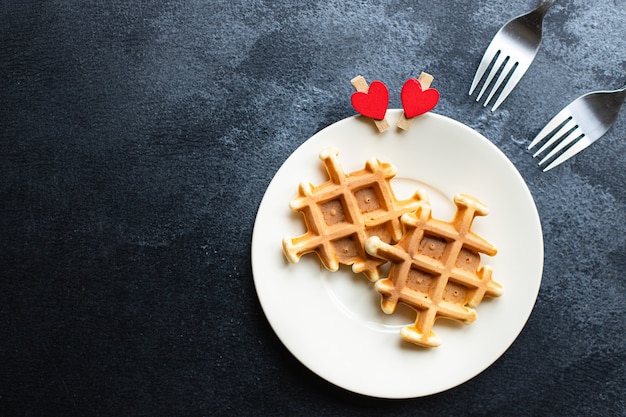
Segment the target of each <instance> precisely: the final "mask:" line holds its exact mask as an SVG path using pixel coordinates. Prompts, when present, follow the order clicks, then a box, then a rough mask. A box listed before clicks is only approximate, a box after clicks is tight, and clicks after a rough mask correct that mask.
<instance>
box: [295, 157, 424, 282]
mask: <svg viewBox="0 0 626 417" xmlns="http://www.w3.org/2000/svg"><path fill="white" fill-rule="evenodd" d="M338 155H339V151H338V150H337V149H336V148H334V147H333V148H329V149H326V150H324V151H322V152H321V153H320V155H319V157H320V159H321V160H322V163H323V164H324V166H325V168H326V171H327V173H328V176H329V178H330V179H329V180H328V181H327V182H325V183H323V184H321V185H318V186H314V185H313V184H311V183H301V184H300V186H299V188H298V194H297V195H296V197H295V198H294V199H293V200H291V202H290V204H289V206H290V208H291V209H292V210H295V211H297V212H300V213H302V215H303V216H304V221H305V223H306V226H307V231H306V233H304V234H303V235H301V236H298V237H293V238H289V237H285V238H283V251H284V253H285V256H286V257H287V259H288V260H289V262H291V263H297V262H298V260H299V259H300V257H301V256H302V255H303V254H306V253H310V252H315V253H317V255H318V256H319V258H320V260H321V262H322V264H323V265H324V266H325V267H326V268H327V269H328V270H330V271H336V270H337V269H338V268H339V265H340V264H344V265H352V270H353V272H355V273H361V272H363V273H364V274H365V276H366V277H367V278H368V279H369V280H370V281H377V280H378V279H379V278H380V267H381V266H382V265H383V264H385V263H386V261H385V260H383V259H380V258H376V257H373V256H370V255H368V254H367V253H366V252H365V241H366V240H367V239H368V238H370V237H372V236H377V237H378V239H380V241H381V242H385V243H391V242H397V241H398V240H399V239H400V238H401V237H402V234H403V226H402V223H401V222H400V217H401V216H402V215H403V214H405V213H409V212H412V211H414V210H415V209H416V208H417V207H418V206H419V204H420V201H422V199H423V197H422V195H421V194H420V193H416V194H414V195H413V196H412V197H411V198H410V199H407V200H404V201H398V200H397V199H396V197H395V195H394V193H393V190H392V188H391V184H390V181H391V179H392V178H393V177H394V176H395V175H396V169H395V167H394V166H393V165H391V164H389V163H384V162H380V161H379V160H378V159H374V158H372V159H370V160H368V161H367V162H366V164H365V168H364V169H362V170H359V171H355V172H352V173H349V174H345V173H344V172H343V170H342V167H341V165H340V163H339V161H338V160H337V156H338Z"/></svg>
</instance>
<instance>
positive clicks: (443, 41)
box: [0, 0, 626, 416]
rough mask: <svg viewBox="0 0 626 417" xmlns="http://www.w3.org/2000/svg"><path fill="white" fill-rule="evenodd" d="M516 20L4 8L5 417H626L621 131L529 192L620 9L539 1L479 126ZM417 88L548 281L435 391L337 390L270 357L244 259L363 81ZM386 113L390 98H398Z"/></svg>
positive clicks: (385, 13) (614, 31) (624, 15)
mask: <svg viewBox="0 0 626 417" xmlns="http://www.w3.org/2000/svg"><path fill="white" fill-rule="evenodd" d="M533 6H534V2H533V1H529V0H513V1H504V0H491V1H484V0H481V1H472V2H466V1H461V0H451V1H446V2H427V1H413V2H401V1H385V2H381V1H372V2H360V1H359V2H356V1H338V0H337V1H325V2H269V1H268V2H266V1H252V2H250V1H248V2H241V1H237V0H234V1H228V2H221V1H220V2H207V1H176V2H174V1H141V2H140V1H130V2H127V1H119V2H114V1H108V0H106V1H63V0H57V1H48V2H28V1H23V0H15V1H5V2H2V3H1V4H0V230H1V234H0V415H6V416H41V415H57V416H58V415H65V416H67V415H90V416H97V415H102V416H110V415H145V416H155V415H181V416H183V415H184V416H191V415H228V416H234V415H263V416H265V415H285V416H293V415H316V416H320V415H329V416H330V415H381V414H386V415H407V416H408V415H411V416H433V415H437V416H460V415H465V416H493V415H498V416H518V415H534V416H547V415H564V416H566V415H567V416H574V415H581V416H582V415H585V416H619V415H621V416H624V415H626V402H625V398H626V365H625V364H626V348H625V334H626V321H625V318H626V317H625V316H626V304H625V303H624V294H625V293H626V279H625V277H624V271H626V243H625V241H626V214H625V213H626V211H625V208H626V170H625V169H624V167H625V162H626V157H625V155H626V140H624V139H625V138H624V136H625V131H626V113H625V112H626V110H624V109H622V112H621V115H620V118H619V119H618V121H617V123H616V124H615V125H614V126H613V128H612V130H611V131H610V132H609V133H608V134H607V135H606V136H605V137H604V138H602V139H601V140H600V141H599V142H598V143H597V144H594V145H593V146H592V147H590V148H589V149H587V150H585V151H584V152H583V153H582V154H580V155H578V156H577V157H575V158H574V159H573V160H570V161H568V162H567V163H565V164H563V165H562V166H560V167H558V168H557V169H554V170H552V171H550V172H549V173H542V172H541V171H540V169H539V168H538V167H537V166H536V160H533V158H532V157H531V154H530V152H529V151H527V150H526V146H527V144H528V143H529V141H530V139H531V138H532V137H534V135H535V134H536V133H537V132H538V131H539V130H540V128H541V127H542V126H543V125H544V124H545V123H546V122H547V121H548V119H549V118H550V117H552V116H553V115H554V114H555V113H556V112H557V111H558V110H559V109H560V108H562V107H563V106H564V105H566V104H567V103H569V102H570V101H571V100H573V99H574V98H576V97H578V96H579V95H581V94H583V93H585V92H587V91H590V90H594V89H613V88H618V87H621V86H623V85H624V82H625V80H626V78H625V77H626V57H625V55H624V53H625V51H626V2H624V0H601V1H593V2H590V1H584V0H572V1H557V2H556V4H555V5H554V6H553V8H552V9H551V10H550V12H549V13H548V15H547V18H546V22H545V37H544V42H543V45H542V48H541V50H540V52H539V54H538V56H537V58H536V60H535V62H534V63H533V65H532V66H531V67H530V69H529V71H528V72H527V74H526V75H525V77H524V78H523V79H522V81H521V83H520V84H519V85H518V87H517V88H516V89H515V90H514V91H513V93H512V94H511V96H510V97H509V98H508V99H507V101H505V102H504V104H503V106H502V107H501V108H500V109H498V110H497V111H496V112H494V113H491V112H490V111H489V110H487V109H484V108H483V107H482V106H480V105H479V104H477V103H475V102H474V101H473V100H472V98H470V97H469V96H468V93H467V92H468V89H469V85H470V82H471V80H472V77H473V74H474V71H475V69H476V67H477V65H478V62H479V61H480V58H481V56H482V54H483V51H484V49H485V48H486V46H487V44H488V43H489V41H490V39H491V37H492V36H493V35H494V34H495V32H496V31H497V29H498V28H499V27H500V26H501V25H502V24H503V23H504V22H505V21H507V20H508V19H509V18H511V17H513V16H516V15H518V14H521V13H523V12H525V11H527V10H530V9H531V8H532V7H533ZM420 71H427V72H429V73H431V74H433V75H434V76H435V80H436V87H437V88H438V89H439V91H440V92H441V101H440V103H439V105H438V106H437V108H436V109H435V112H436V113H439V114H443V115H446V116H449V117H451V118H454V119H456V120H458V121H460V122H463V123H465V124H467V125H469V126H471V127H472V128H474V129H476V130H477V131H478V132H480V133H482V134H483V135H485V136H486V137H487V138H488V139H489V140H490V141H492V142H493V143H494V144H495V145H497V146H498V147H499V148H500V149H501V150H502V151H503V152H504V153H505V154H506V155H507V156H508V157H509V158H510V159H511V161H512V162H513V164H514V165H515V166H516V167H517V169H518V170H519V172H520V173H521V175H522V176H523V178H524V179H525V181H526V182H527V184H528V187H529V188H530V191H531V192H532V195H533V197H534V198H535V201H536V205H537V208H538V211H539V214H540V217H541V221H542V226H543V233H544V240H545V264H544V274H543V281H542V284H541V289H540V292H539V297H538V299H537V302H536V306H535V309H534V311H533V313H532V315H531V317H530V319H529V321H528V323H527V325H526V327H525V328H524V330H523V331H522V333H521V335H520V336H519V338H518V339H517V340H516V341H515V342H514V343H513V345H512V346H511V347H510V349H509V350H508V351H507V352H506V353H505V354H504V355H503V356H502V357H501V358H500V359H499V360H498V361H496V362H495V363H494V364H493V365H492V366H491V367H489V368H488V369H487V370H485V371H484V372H482V373H481V374H479V375H478V376H477V377H476V378H474V379H472V380H470V381H469V382H467V383H465V384H463V385H460V386H458V387H456V388H453V389H451V390H448V391H445V392H442V393H440V394H436V395H433V396H430V397H426V398H418V399H412V400H402V401H387V400H379V399H373V398H368V397H362V396H358V395H356V394H352V393H349V392H347V391H344V390H343V389H340V388H337V387H335V386H333V385H331V384H329V383H327V382H326V381H324V380H323V379H321V378H319V377H318V376H317V375H315V374H314V373H312V372H310V371H309V370H308V369H307V368H305V367H304V366H303V365H301V364H300V363H299V362H298V361H297V360H296V359H295V358H294V357H293V356H292V355H291V354H290V353H289V352H288V351H287V350H286V349H285V348H284V347H283V345H282V344H281V343H280V341H279V340H278V338H277V337H276V335H275V334H274V332H273V331H272V329H271V328H270V326H269V324H268V322H267V320H266V318H265V316H264V314H263V311H262V309H261V307H260V305H259V302H258V299H257V296H256V292H255V287H254V284H253V280H252V273H251V262H250V241H251V233H252V228H253V223H254V219H255V214H256V211H257V208H258V205H259V203H260V201H261V198H262V196H263V193H264V191H265V188H266V187H267V185H268V183H269V181H270V180H271V179H272V177H273V175H274V173H275V172H276V171H277V170H278V168H279V167H280V165H281V164H282V163H283V162H284V160H285V159H286V158H287V157H288V156H289V155H290V154H291V153H292V152H293V151H294V150H295V149H296V148H297V147H298V146H299V145H300V144H301V143H302V142H304V141H305V140H307V139H308V138H309V137H310V136H312V135H313V134H314V133H315V132H317V131H319V130H320V129H322V128H324V127H325V126H328V125H330V124H332V123H334V122H336V121H338V120H341V119H343V118H345V117H347V116H350V115H352V114H353V113H354V110H353V109H352V107H351V105H350V101H349V95H350V94H351V92H352V89H351V86H350V83H349V80H350V79H351V78H352V77H353V76H355V75H356V74H363V75H364V76H365V77H366V78H367V79H369V80H372V79H383V80H384V81H385V82H386V83H388V85H391V86H400V85H402V83H403V82H404V80H406V79H407V78H408V77H412V76H417V75H419V72H420ZM390 106H391V107H399V106H400V102H399V98H397V97H396V95H392V97H391V103H390Z"/></svg>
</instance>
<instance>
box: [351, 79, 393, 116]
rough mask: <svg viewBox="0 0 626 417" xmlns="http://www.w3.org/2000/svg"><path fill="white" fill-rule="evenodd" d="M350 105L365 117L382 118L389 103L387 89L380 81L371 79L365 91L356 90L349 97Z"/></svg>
mask: <svg viewBox="0 0 626 417" xmlns="http://www.w3.org/2000/svg"><path fill="white" fill-rule="evenodd" d="M351 101H352V107H354V109H355V110H356V111H357V112H359V113H360V114H362V115H363V116H365V117H370V118H372V119H375V120H383V119H384V118H385V114H386V113H387V105H388V104H389V91H387V86H386V85H385V84H383V83H382V82H381V81H372V83H371V84H370V86H369V89H368V90H367V93H365V92H362V91H357V92H356V93H353V94H352V97H351Z"/></svg>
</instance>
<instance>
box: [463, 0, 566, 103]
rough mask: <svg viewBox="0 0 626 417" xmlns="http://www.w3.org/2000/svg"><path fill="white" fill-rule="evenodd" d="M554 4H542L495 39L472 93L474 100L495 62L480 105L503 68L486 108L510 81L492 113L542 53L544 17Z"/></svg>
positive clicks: (511, 22)
mask: <svg viewBox="0 0 626 417" xmlns="http://www.w3.org/2000/svg"><path fill="white" fill-rule="evenodd" d="M553 3H554V0H543V1H541V2H540V3H539V4H538V5H537V7H535V8H534V9H533V10H532V11H530V12H528V13H526V14H523V15H521V16H518V17H516V18H514V19H512V20H509V21H508V22H507V23H506V24H505V25H504V26H502V28H501V29H500V30H499V31H498V33H496V35H495V36H494V37H493V40H492V41H491V43H490V44H489V46H488V47H487V50H486V51H485V54H484V55H483V58H482V60H481V61H480V64H479V65H478V69H477V70H476V74H475V75H474V80H473V81H472V86H471V87H470V91H469V95H470V96H471V95H472V93H473V92H474V89H475V88H476V87H477V86H478V83H479V82H480V80H481V79H482V78H483V76H484V75H485V72H486V71H487V69H488V68H489V65H490V64H491V63H492V62H493V66H492V67H491V71H490V72H489V75H488V76H487V79H486V80H485V83H484V84H483V86H482V88H481V89H480V93H478V96H477V97H476V101H480V98H481V97H482V96H483V94H484V93H485V91H486V90H487V87H488V86H489V84H491V81H492V80H493V78H494V77H495V75H496V74H497V73H498V70H499V69H500V67H502V71H500V75H499V76H498V79H497V80H496V82H495V84H494V85H493V87H492V89H491V92H490V93H489V95H488V96H487V100H485V103H484V104H483V107H486V106H487V104H489V102H490V101H491V99H492V98H493V96H494V95H495V93H496V91H497V90H498V89H499V88H500V87H501V85H502V83H503V82H504V81H505V80H506V79H507V77H508V81H507V82H506V84H504V88H503V89H502V92H501V93H500V95H499V96H498V98H497V100H496V102H495V104H494V105H493V107H492V108H491V111H494V110H496V109H497V108H498V107H499V106H500V104H502V102H503V101H504V99H506V98H507V96H508V95H509V94H510V93H511V91H512V90H513V88H514V87H515V86H516V85H517V83H518V82H519V80H520V79H521V78H522V75H524V73H525V72H526V70H527V69H528V67H530V64H531V63H532V62H533V59H534V58H535V55H536V54H537V51H538V50H539V45H541V35H542V32H543V17H544V16H545V14H546V12H547V11H548V9H549V8H550V7H551V6H552V4H553Z"/></svg>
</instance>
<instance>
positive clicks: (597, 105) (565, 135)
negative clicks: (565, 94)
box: [528, 85, 626, 172]
mask: <svg viewBox="0 0 626 417" xmlns="http://www.w3.org/2000/svg"><path fill="white" fill-rule="evenodd" d="M625 99H626V85H625V86H624V87H622V88H620V89H617V90H612V91H595V92H591V93H587V94H584V95H582V96H580V97H578V98H577V99H576V100H574V101H573V102H571V103H570V104H569V105H568V106H567V107H565V108H564V109H563V110H561V111H560V112H559V113H558V114H557V115H556V116H554V117H553V118H552V120H550V121H549V122H548V124H547V125H546V126H545V127H544V128H543V129H541V132H539V134H538V135H537V136H536V137H535V139H533V141H532V142H531V143H530V145H528V149H531V148H533V147H534V146H535V145H537V144H539V143H540V142H542V141H543V140H544V139H546V138H550V139H549V140H548V141H547V142H546V143H544V144H543V146H542V147H541V148H539V150H538V151H537V152H535V154H534V155H533V158H535V157H537V156H538V155H539V154H540V153H542V152H544V151H545V150H547V149H549V148H550V147H551V146H553V145H554V144H555V143H558V144H557V145H556V146H554V148H553V149H552V150H551V151H550V152H549V153H548V154H547V155H546V156H545V157H544V158H543V159H542V160H541V161H539V165H540V166H541V165H543V164H544V163H546V162H547V161H548V160H550V159H551V158H552V157H554V156H555V155H556V154H557V153H558V152H559V151H561V150H562V149H564V148H566V147H567V146H568V145H571V146H570V147H569V148H567V149H566V150H565V151H564V152H563V153H562V154H561V155H560V156H558V157H557V158H556V159H554V160H553V161H552V162H551V163H550V164H549V165H548V166H547V167H546V168H545V169H544V170H543V171H544V172H546V171H549V170H551V169H552V168H554V167H555V166H557V165H559V164H561V163H562V162H564V161H566V160H568V159H569V158H571V157H572V156H574V155H576V154H577V153H578V152H580V151H582V150H583V149H585V148H586V147H587V146H589V145H591V144H592V143H593V142H595V141H596V140H598V139H600V137H601V136H602V135H604V134H605V133H606V132H607V131H608V130H609V129H610V128H611V126H612V125H613V123H615V120H616V119H617V115H618V114H619V110H620V108H621V107H622V104H624V100H625ZM557 129H558V131H557ZM555 132H556V133H555ZM574 141H577V142H576V143H574V144H573V145H572V143H573V142H574Z"/></svg>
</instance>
